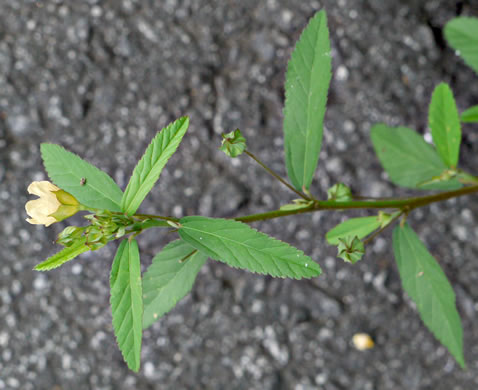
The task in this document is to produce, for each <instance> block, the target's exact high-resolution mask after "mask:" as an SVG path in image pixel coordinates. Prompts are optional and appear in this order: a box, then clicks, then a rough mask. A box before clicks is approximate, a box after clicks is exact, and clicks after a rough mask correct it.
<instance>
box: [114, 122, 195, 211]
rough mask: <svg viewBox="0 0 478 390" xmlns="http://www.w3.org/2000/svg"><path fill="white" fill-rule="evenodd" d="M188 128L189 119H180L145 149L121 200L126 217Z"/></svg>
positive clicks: (157, 177) (134, 207) (154, 179)
mask: <svg viewBox="0 0 478 390" xmlns="http://www.w3.org/2000/svg"><path fill="white" fill-rule="evenodd" d="M188 126H189V118H188V117H185V116H184V117H182V118H179V119H178V120H176V121H175V122H173V123H170V124H169V125H168V126H167V127H165V128H164V129H162V130H161V131H160V132H159V133H158V134H157V135H156V136H155V137H154V138H153V140H152V141H151V143H150V144H149V146H148V147H147V148H146V151H145V152H144V155H143V157H141V160H140V161H139V162H138V164H137V165H136V167H135V168H134V170H133V174H132V175H131V178H130V180H129V183H128V186H127V187H126V190H125V192H124V194H123V199H122V200H121V209H122V210H123V211H124V212H125V213H127V214H128V215H132V214H134V213H135V212H136V210H138V207H139V206H140V204H141V202H142V201H143V200H144V198H145V197H146V195H148V193H149V191H151V189H152V188H153V187H154V185H155V183H156V181H157V180H158V179H159V175H160V174H161V171H162V170H163V168H164V166H165V165H166V163H167V162H168V160H169V158H170V157H171V156H172V155H173V154H174V152H175V151H176V149H177V148H178V146H179V144H180V142H181V140H182V139H183V136H184V134H185V133H186V130H187V129H188Z"/></svg>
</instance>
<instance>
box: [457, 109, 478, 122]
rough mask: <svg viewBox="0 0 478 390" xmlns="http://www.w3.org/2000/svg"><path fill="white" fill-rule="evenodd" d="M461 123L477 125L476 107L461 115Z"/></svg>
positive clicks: (477, 114) (477, 113)
mask: <svg viewBox="0 0 478 390" xmlns="http://www.w3.org/2000/svg"><path fill="white" fill-rule="evenodd" d="M461 121H462V122H463V123H478V106H473V107H470V108H468V109H467V110H465V111H463V112H462V113H461Z"/></svg>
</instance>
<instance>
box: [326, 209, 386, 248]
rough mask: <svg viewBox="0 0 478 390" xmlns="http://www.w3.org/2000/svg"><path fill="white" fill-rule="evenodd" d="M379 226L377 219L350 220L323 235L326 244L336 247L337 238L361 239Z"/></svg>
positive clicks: (361, 218)
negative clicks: (355, 237) (350, 237)
mask: <svg viewBox="0 0 478 390" xmlns="http://www.w3.org/2000/svg"><path fill="white" fill-rule="evenodd" d="M380 225H381V222H380V221H379V219H378V218H377V217H376V216H375V217H360V218H350V219H348V220H346V221H345V222H342V223H340V224H338V225H337V226H335V227H334V228H333V229H331V230H329V231H328V233H327V234H326V235H325V238H326V239H327V242H328V243H329V244H331V245H337V244H338V243H339V238H344V237H346V236H352V237H354V236H357V237H358V238H359V239H362V238H364V237H366V236H368V235H369V234H370V233H372V232H373V231H374V230H376V229H378V228H379V227H380Z"/></svg>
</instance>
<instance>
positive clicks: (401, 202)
mask: <svg viewBox="0 0 478 390" xmlns="http://www.w3.org/2000/svg"><path fill="white" fill-rule="evenodd" d="M475 192H478V185H472V186H468V187H463V188H460V189H459V190H455V191H448V192H441V193H439V194H435V195H427V196H419V197H412V198H403V199H384V200H353V201H348V202H337V201H332V200H325V201H320V200H319V201H315V202H314V203H312V204H311V205H310V206H308V207H304V208H300V209H296V210H273V211H268V212H266V213H259V214H252V215H246V216H244V217H239V218H234V219H235V220H236V221H240V222H245V223H250V222H256V221H265V220H268V219H274V218H280V217H285V216H288V215H295V214H304V213H311V212H315V211H321V210H348V209H398V210H402V211H406V212H409V211H411V210H413V209H416V208H417V207H422V206H427V205H429V204H432V203H437V202H443V201H445V200H447V199H452V198H457V197H460V196H464V195H469V194H473V193H475Z"/></svg>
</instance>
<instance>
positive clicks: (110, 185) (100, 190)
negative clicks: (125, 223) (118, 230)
mask: <svg viewBox="0 0 478 390" xmlns="http://www.w3.org/2000/svg"><path fill="white" fill-rule="evenodd" d="M40 150H41V156H42V159H43V164H44V165H45V169H46V171H47V172H48V176H49V177H50V179H51V180H52V181H53V183H54V184H56V185H57V186H58V187H60V188H61V189H62V190H65V191H67V192H69V193H71V194H72V195H73V196H74V197H75V198H76V199H78V201H79V202H80V203H82V204H83V205H85V206H89V207H93V208H97V209H107V210H111V211H121V208H120V205H121V197H122V196H123V192H122V191H121V189H120V188H119V187H118V185H117V184H116V183H115V181H114V180H113V179H112V178H111V177H110V176H108V175H107V174H106V173H105V172H103V171H101V170H100V169H98V168H96V167H95V166H94V165H92V164H90V163H89V162H87V161H85V160H83V159H82V158H80V157H79V156H77V155H76V154H74V153H71V152H69V151H67V150H65V149H64V148H62V147H61V146H59V145H55V144H46V143H43V144H41V146H40Z"/></svg>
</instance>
